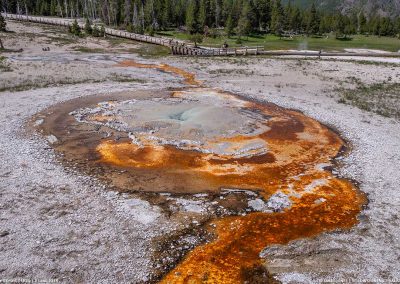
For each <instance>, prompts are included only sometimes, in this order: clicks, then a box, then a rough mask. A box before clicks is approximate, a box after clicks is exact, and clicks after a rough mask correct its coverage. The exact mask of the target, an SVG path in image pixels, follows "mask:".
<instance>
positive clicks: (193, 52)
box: [2, 13, 400, 58]
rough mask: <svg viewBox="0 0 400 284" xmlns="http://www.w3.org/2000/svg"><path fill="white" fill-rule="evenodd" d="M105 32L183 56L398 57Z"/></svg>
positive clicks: (63, 23) (58, 22)
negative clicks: (231, 45) (202, 43)
mask: <svg viewBox="0 0 400 284" xmlns="http://www.w3.org/2000/svg"><path fill="white" fill-rule="evenodd" d="M2 15H3V16H4V17H5V18H7V19H11V20H17V21H28V22H33V23H40V24H49V25H55V26H62V27H69V26H71V25H72V23H73V22H72V19H56V18H46V17H33V16H25V15H16V14H8V13H3V14H2ZM78 25H79V26H80V27H81V28H84V26H85V25H84V24H83V23H78ZM105 33H106V34H108V35H111V36H115V37H121V38H127V39H132V40H136V41H140V42H146V43H151V44H157V45H162V46H166V47H169V48H170V49H171V52H172V54H175V55H183V56H238V55H267V56H288V55H289V56H314V57H322V56H325V57H326V56H329V57H333V56H338V57H342V56H345V57H346V56H352V57H395V58H400V52H389V53H380V54H376V53H351V52H309V51H268V50H264V47H263V46H252V47H238V48H215V47H200V46H198V47H196V46H194V45H193V44H189V43H188V42H186V41H182V40H176V39H171V38H166V37H156V36H149V35H141V34H135V33H130V32H126V31H120V30H116V29H111V28H105Z"/></svg>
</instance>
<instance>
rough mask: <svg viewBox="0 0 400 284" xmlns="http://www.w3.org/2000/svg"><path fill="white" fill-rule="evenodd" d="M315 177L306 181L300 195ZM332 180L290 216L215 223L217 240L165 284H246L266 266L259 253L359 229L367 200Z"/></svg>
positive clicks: (192, 254) (298, 200) (190, 258)
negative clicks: (254, 272) (248, 272)
mask: <svg viewBox="0 0 400 284" xmlns="http://www.w3.org/2000/svg"><path fill="white" fill-rule="evenodd" d="M322 175H325V176H327V177H329V174H322ZM315 178H316V176H314V175H312V176H304V177H302V178H301V181H300V182H299V184H298V185H297V186H300V188H297V190H298V191H300V192H301V191H302V187H303V186H304V184H305V183H306V182H309V180H313V179H315ZM330 178H331V179H330V180H329V182H328V183H327V184H326V185H324V186H320V187H318V188H317V189H316V190H315V191H314V192H312V193H306V194H304V195H302V196H301V197H300V198H293V201H294V202H295V203H294V205H293V206H292V207H291V208H290V209H288V210H286V211H284V212H281V213H251V214H248V215H247V216H233V217H225V218H222V219H219V220H214V222H213V223H214V224H215V225H216V228H215V229H212V228H210V230H212V231H214V232H215V235H216V239H215V240H214V241H212V242H210V243H208V244H205V245H202V246H199V247H197V248H195V249H194V250H193V251H191V252H190V253H189V255H188V256H187V257H186V258H185V259H184V260H183V261H182V262H181V263H180V264H179V265H178V266H177V267H176V268H175V269H173V270H172V271H171V272H170V273H169V274H167V275H166V276H165V277H164V279H163V280H162V281H161V283H243V280H245V279H243V272H244V271H246V269H251V268H252V267H255V266H257V265H261V264H262V260H261V259H260V258H259V254H260V252H261V251H262V250H263V249H264V248H265V247H267V246H269V245H273V244H286V243H288V242H289V241H291V240H295V239H298V238H305V237H312V236H315V235H317V234H320V233H322V232H325V231H330V230H335V229H348V228H350V227H351V226H353V225H355V224H356V223H357V218H356V216H357V214H358V213H359V212H360V210H361V204H363V202H364V199H363V197H362V196H360V195H359V194H358V192H357V191H356V190H355V189H354V188H353V186H352V184H351V183H349V182H347V181H344V180H340V179H336V178H332V177H330Z"/></svg>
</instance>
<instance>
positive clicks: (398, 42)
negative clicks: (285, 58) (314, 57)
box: [158, 31, 400, 52]
mask: <svg viewBox="0 0 400 284" xmlns="http://www.w3.org/2000/svg"><path fill="white" fill-rule="evenodd" d="M158 35H162V36H167V37H174V38H177V39H181V40H189V35H188V34H185V33H182V32H176V31H164V32H161V33H158ZM236 40H237V36H232V37H231V38H227V37H217V38H210V37H208V38H206V39H204V41H203V42H202V44H201V45H204V46H221V45H222V44H223V43H224V42H225V41H226V42H227V43H228V45H229V47H238V46H242V45H243V46H264V47H265V49H266V50H287V49H310V50H325V51H343V50H344V49H345V48H367V49H379V50H386V51H393V52H397V51H399V50H400V39H398V38H391V37H377V36H363V35H355V36H352V37H351V40H338V39H336V38H335V36H334V35H333V34H330V35H328V37H303V36H295V37H294V38H293V39H289V38H279V37H277V36H275V35H256V36H249V37H243V38H242V44H241V45H239V44H237V43H236Z"/></svg>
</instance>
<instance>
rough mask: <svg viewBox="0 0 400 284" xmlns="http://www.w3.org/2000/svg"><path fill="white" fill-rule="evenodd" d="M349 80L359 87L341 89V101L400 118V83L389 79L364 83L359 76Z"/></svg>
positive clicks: (386, 115)
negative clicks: (369, 83)
mask: <svg viewBox="0 0 400 284" xmlns="http://www.w3.org/2000/svg"><path fill="white" fill-rule="evenodd" d="M349 80H350V82H352V83H354V84H356V86H357V87H356V88H355V89H339V90H338V91H339V92H340V94H341V96H340V99H339V100H338V102H339V103H343V104H349V105H353V106H356V107H358V108H360V109H362V110H366V111H370V112H374V113H376V114H379V115H382V116H385V117H393V118H396V119H400V84H399V83H391V82H390V81H388V82H384V83H376V84H371V85H364V84H363V83H361V81H360V80H358V79H357V78H354V77H350V78H349ZM390 80H391V78H390Z"/></svg>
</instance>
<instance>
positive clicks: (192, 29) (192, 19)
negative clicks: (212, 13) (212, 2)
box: [186, 0, 200, 34]
mask: <svg viewBox="0 0 400 284" xmlns="http://www.w3.org/2000/svg"><path fill="white" fill-rule="evenodd" d="M197 12H198V7H197V1H196V0H191V1H190V3H189V6H188V8H187V10H186V28H187V30H188V32H189V33H190V34H195V33H199V32H200V29H199V23H198V21H197V17H196V15H197Z"/></svg>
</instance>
